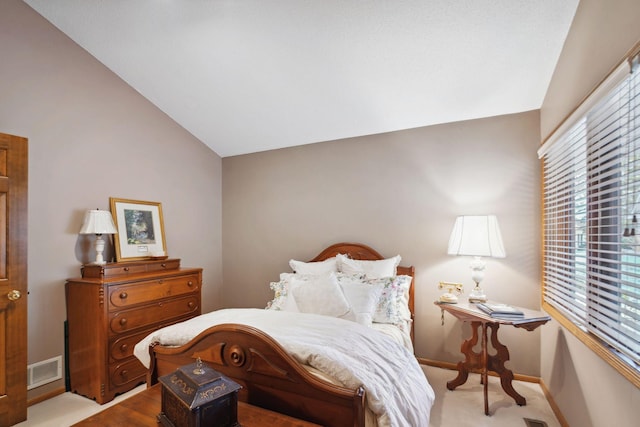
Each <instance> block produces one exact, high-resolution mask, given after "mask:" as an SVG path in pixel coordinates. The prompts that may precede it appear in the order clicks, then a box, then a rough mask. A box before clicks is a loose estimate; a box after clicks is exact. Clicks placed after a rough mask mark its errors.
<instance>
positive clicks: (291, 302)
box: [266, 280, 300, 311]
mask: <svg viewBox="0 0 640 427" xmlns="http://www.w3.org/2000/svg"><path fill="white" fill-rule="evenodd" d="M269 287H270V288H271V290H272V291H273V299H272V300H271V301H269V302H268V303H267V306H266V309H267V310H281V311H300V310H298V306H297V305H296V300H295V299H294V298H293V295H291V292H290V291H289V282H288V281H287V280H280V281H279V282H271V283H270V284H269Z"/></svg>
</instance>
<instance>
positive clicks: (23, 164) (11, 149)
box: [0, 133, 28, 427]
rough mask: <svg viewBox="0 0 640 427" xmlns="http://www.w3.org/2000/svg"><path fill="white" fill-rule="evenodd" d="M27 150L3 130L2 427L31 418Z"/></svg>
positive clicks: (23, 140) (0, 149)
mask: <svg viewBox="0 0 640 427" xmlns="http://www.w3.org/2000/svg"><path fill="white" fill-rule="evenodd" d="M27 153H28V152H27V140H26V138H20V137H17V136H11V135H6V134H2V133H0V427H5V426H11V425H13V424H17V423H19V422H21V421H24V420H26V419H27Z"/></svg>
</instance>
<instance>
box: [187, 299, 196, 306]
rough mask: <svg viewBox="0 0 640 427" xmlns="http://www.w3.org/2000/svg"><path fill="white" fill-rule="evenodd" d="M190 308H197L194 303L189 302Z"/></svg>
mask: <svg viewBox="0 0 640 427" xmlns="http://www.w3.org/2000/svg"><path fill="white" fill-rule="evenodd" d="M187 305H188V306H189V308H193V307H194V306H195V304H194V303H193V301H189V304H187Z"/></svg>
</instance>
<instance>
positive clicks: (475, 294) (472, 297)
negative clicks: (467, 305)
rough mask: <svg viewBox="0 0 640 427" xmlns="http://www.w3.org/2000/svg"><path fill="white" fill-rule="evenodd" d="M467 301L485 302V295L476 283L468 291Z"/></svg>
mask: <svg viewBox="0 0 640 427" xmlns="http://www.w3.org/2000/svg"><path fill="white" fill-rule="evenodd" d="M469 302H487V295H486V294H485V293H484V291H483V290H482V288H481V287H480V286H479V285H478V284H476V287H475V288H473V289H472V290H471V292H470V293H469Z"/></svg>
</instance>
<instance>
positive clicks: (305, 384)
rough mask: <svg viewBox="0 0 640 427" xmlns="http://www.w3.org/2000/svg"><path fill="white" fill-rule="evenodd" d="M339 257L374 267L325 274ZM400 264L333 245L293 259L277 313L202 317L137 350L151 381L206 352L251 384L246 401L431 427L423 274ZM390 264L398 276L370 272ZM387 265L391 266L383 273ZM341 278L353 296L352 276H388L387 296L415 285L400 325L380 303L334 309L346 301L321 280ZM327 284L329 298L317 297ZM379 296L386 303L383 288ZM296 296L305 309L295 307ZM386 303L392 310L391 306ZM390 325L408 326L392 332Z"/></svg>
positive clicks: (407, 293)
mask: <svg viewBox="0 0 640 427" xmlns="http://www.w3.org/2000/svg"><path fill="white" fill-rule="evenodd" d="M335 260H338V261H337V262H338V263H339V262H340V260H343V261H344V264H342V268H343V269H344V270H345V271H346V270H348V269H349V268H351V267H353V266H351V267H349V266H348V265H347V263H351V262H354V263H359V264H356V268H361V267H363V266H364V267H366V268H365V270H366V269H367V268H369V267H372V269H370V270H367V272H363V271H360V272H357V273H354V272H353V271H351V272H349V274H347V273H345V272H339V273H333V272H330V273H327V274H325V272H320V271H319V270H322V269H326V268H330V269H331V268H335V266H334V264H333V262H334V261H335ZM348 260H351V261H348ZM399 260H400V257H397V258H396V257H394V258H384V257H382V256H381V255H380V254H379V253H378V252H377V251H375V250H373V249H372V248H370V247H368V246H366V245H362V244H357V243H338V244H335V245H332V246H330V247H328V248H327V249H325V250H323V251H322V252H321V253H320V254H319V255H318V256H316V257H315V258H313V259H312V260H310V261H307V262H300V261H295V260H291V262H290V265H291V266H292V269H293V270H294V272H293V273H284V274H283V275H281V280H280V282H274V283H272V284H271V288H272V289H273V290H274V299H273V300H272V301H270V303H269V304H268V305H267V308H268V309H224V310H217V311H214V312H211V313H206V314H203V315H201V316H199V317H196V318H194V319H191V320H189V321H187V322H184V323H181V324H178V325H172V326H169V327H167V328H163V329H161V330H159V331H156V332H154V333H152V334H150V335H149V336H147V337H146V338H145V339H143V340H142V341H140V342H139V343H138V344H137V345H136V347H135V350H134V354H135V355H136V356H137V357H138V358H139V359H140V360H141V362H142V363H143V364H144V365H145V366H147V368H148V375H147V384H148V385H149V386H151V385H153V384H155V383H156V382H157V381H158V378H159V377H161V376H163V375H166V374H169V373H171V372H173V371H175V370H176V369H177V368H178V367H179V366H182V365H186V364H189V363H193V361H194V360H195V359H197V358H200V359H201V360H202V361H203V362H205V363H206V364H208V365H209V366H211V367H212V368H213V369H215V370H217V371H219V372H221V373H223V374H225V375H226V376H228V377H230V378H232V379H233V380H235V381H236V382H238V383H239V384H240V385H241V386H242V389H241V391H240V393H239V395H238V398H239V399H240V400H242V401H245V402H248V403H250V404H253V405H256V406H260V407H264V408H267V409H271V410H275V411H277V412H281V413H284V414H287V415H290V416H293V417H296V418H299V419H303V420H307V421H311V422H314V423H317V424H320V425H324V426H335V427H342V426H344V427H347V426H348V427H353V426H356V427H365V426H366V427H375V426H405V425H412V426H427V425H428V421H429V411H430V408H431V406H432V404H433V400H434V394H433V390H432V388H431V386H430V385H429V383H428V382H427V380H426V378H425V376H424V373H423V371H422V370H421V369H420V367H419V365H418V363H417V361H416V359H415V356H414V355H413V349H412V338H413V309H414V301H413V299H414V293H413V282H414V280H413V274H414V270H413V267H401V266H399V265H398V262H399ZM367 261H377V262H376V263H372V262H367ZM295 263H297V264H295ZM389 263H393V269H394V270H395V275H394V276H392V277H385V278H382V277H380V278H373V279H372V278H371V277H370V275H371V276H374V275H375V274H374V273H379V272H381V271H386V270H388V269H389ZM379 267H380V268H382V270H379V271H376V270H377V269H378V268H379ZM304 270H308V271H304ZM358 274H360V275H358ZM336 276H338V277H340V280H346V281H345V282H340V286H341V287H340V289H341V290H342V291H343V292H340V293H341V294H344V295H349V293H348V292H347V289H349V286H351V285H350V284H349V283H348V282H349V280H353V277H359V278H361V279H362V280H366V281H367V286H368V287H375V286H378V285H379V284H380V283H379V282H380V281H383V282H384V281H386V282H385V283H386V285H384V286H381V287H380V289H383V290H382V291H381V292H382V293H384V292H389V291H390V290H394V289H395V288H394V286H391V285H390V284H391V283H393V284H397V283H401V282H402V280H404V281H405V282H407V283H408V285H407V287H406V288H404V292H403V297H404V298H405V299H404V300H403V302H404V305H405V306H406V309H407V312H406V313H400V314H401V315H402V316H400V317H401V318H402V319H404V320H403V321H402V322H400V323H399V325H401V326H400V327H398V328H395V326H396V325H390V324H379V323H377V322H376V316H378V315H379V311H380V308H381V307H380V304H378V307H377V309H374V310H373V311H367V310H364V309H361V308H358V307H360V303H361V302H362V301H360V303H358V304H355V303H352V304H351V305H350V307H349V312H348V313H347V314H345V315H340V316H337V315H335V314H336V313H338V312H339V310H338V312H335V310H337V308H336V307H340V304H334V303H333V302H331V303H329V302H328V301H325V300H324V299H323V298H329V300H331V298H332V297H326V295H331V292H326V290H323V288H322V286H325V285H326V286H335V282H336V279H335V277H336ZM365 276H366V277H365ZM283 277H284V279H283ZM327 277H328V278H329V279H327ZM319 278H322V281H321V280H320V279H319ZM300 280H311V281H312V282H313V286H309V283H305V284H303V285H301V284H300V283H298V282H299V281H300ZM331 280H333V282H331V283H329V281H331ZM296 281H298V282H296ZM282 282H286V283H289V285H290V288H289V292H286V293H285V292H282V289H281V288H279V286H280V285H281V284H282ZM294 285H295V286H294ZM316 285H317V287H316ZM347 285H349V286H347ZM359 285H360V284H359ZM362 288H363V287H362V286H360V287H357V286H355V285H354V287H353V288H351V289H360V290H361V289H362ZM327 289H328V288H327ZM376 289H377V288H376ZM321 290H322V291H323V295H319V294H318V293H316V294H314V293H313V292H319V291H321ZM367 292H368V294H369V288H367ZM376 292H377V291H376ZM394 292H396V291H395V290H394ZM305 293H308V294H305ZM374 294H375V295H376V298H378V301H380V300H382V297H381V296H380V295H381V294H379V293H375V292H374ZM302 295H305V298H308V299H311V300H313V301H315V302H316V303H319V304H316V306H319V308H318V309H319V311H320V312H318V311H313V310H312V311H309V310H303V308H305V307H304V305H305V303H307V301H306V300H305V298H299V297H300V296H302ZM294 297H295V298H294ZM369 299H371V298H370V297H369ZM349 301H352V302H353V301H355V300H353V299H351V300H349ZM294 302H297V303H299V304H300V306H299V307H296V308H295V309H292V308H291V307H290V306H287V304H293V303H294ZM356 308H358V310H361V311H358V310H356ZM382 308H383V309H385V310H387V311H385V312H383V313H382V315H384V316H387V315H388V314H389V313H388V309H389V307H382ZM342 309H344V308H342ZM322 310H329V311H331V310H333V311H334V313H333V314H327V313H324V312H322ZM396 314H398V313H396ZM349 316H351V317H349ZM403 322H404V323H403ZM391 329H398V330H399V331H400V332H399V333H398V331H395V332H392V333H389V332H390V331H389V330H391ZM396 334H399V335H400V336H404V337H405V338H404V339H402V338H398V337H397V336H396ZM406 337H408V338H406Z"/></svg>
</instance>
